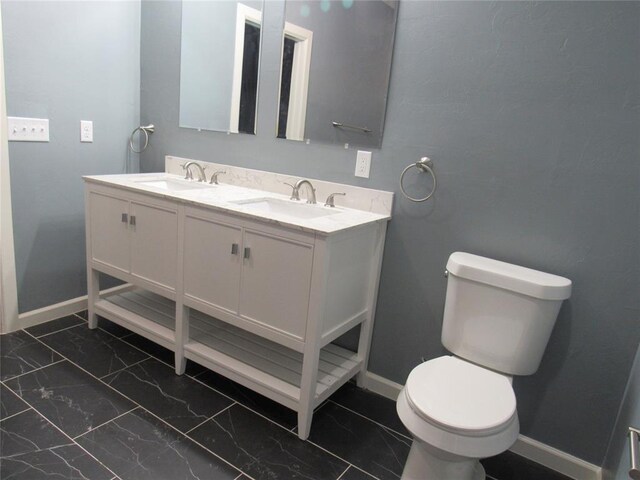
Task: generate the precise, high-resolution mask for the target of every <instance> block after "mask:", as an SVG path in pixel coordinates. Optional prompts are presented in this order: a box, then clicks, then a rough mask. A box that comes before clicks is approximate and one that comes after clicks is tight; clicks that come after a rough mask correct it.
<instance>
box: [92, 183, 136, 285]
mask: <svg viewBox="0 0 640 480" xmlns="http://www.w3.org/2000/svg"><path fill="white" fill-rule="evenodd" d="M89 209H90V218H89V221H90V226H89V228H90V229H91V259H92V260H95V261H97V262H100V263H102V264H104V265H106V266H108V267H111V268H114V269H116V270H120V271H122V272H125V273H128V272H129V202H128V201H127V200H122V199H120V198H115V197H112V196H110V195H104V194H101V193H95V192H91V194H90V195H89Z"/></svg>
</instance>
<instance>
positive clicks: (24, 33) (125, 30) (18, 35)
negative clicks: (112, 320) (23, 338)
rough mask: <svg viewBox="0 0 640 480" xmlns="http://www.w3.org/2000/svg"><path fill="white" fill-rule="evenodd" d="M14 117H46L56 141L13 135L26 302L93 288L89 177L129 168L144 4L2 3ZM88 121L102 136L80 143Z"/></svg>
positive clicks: (30, 305) (43, 302) (33, 305)
mask: <svg viewBox="0 0 640 480" xmlns="http://www.w3.org/2000/svg"><path fill="white" fill-rule="evenodd" d="M2 21H3V24H2V25H3V36H4V53H5V75H6V93H7V114H8V115H10V116H22V117H38V118H48V119H49V127H50V142H49V143H18V142H10V144H9V158H10V165H11V192H12V206H13V222H14V237H15V250H16V269H17V277H18V297H19V298H18V301H19V309H20V312H25V311H30V310H33V309H37V308H40V307H44V306H48V305H51V304H54V303H58V302H61V301H64V300H69V299H71V298H75V297H78V296H81V295H84V294H86V271H85V269H86V266H85V244H84V197H83V190H82V187H83V185H82V180H81V178H80V177H81V175H90V174H102V173H119V172H124V170H125V166H126V163H127V162H130V163H132V164H133V168H137V165H136V164H137V159H135V158H130V157H128V155H127V141H128V137H129V133H131V131H132V130H133V128H134V127H135V126H137V125H139V115H140V101H139V96H140V66H139V65H140V64H139V62H140V49H139V46H140V2H134V1H132V2H12V1H3V2H2ZM80 120H93V127H94V142H93V143H82V144H81V143H80Z"/></svg>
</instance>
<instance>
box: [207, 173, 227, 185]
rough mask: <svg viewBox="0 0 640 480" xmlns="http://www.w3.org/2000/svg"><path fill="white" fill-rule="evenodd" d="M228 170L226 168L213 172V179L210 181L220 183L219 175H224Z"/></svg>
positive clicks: (215, 183)
mask: <svg viewBox="0 0 640 480" xmlns="http://www.w3.org/2000/svg"><path fill="white" fill-rule="evenodd" d="M225 173H227V172H225V171H224V170H218V171H216V172H213V174H212V175H211V180H209V183H210V184H212V185H218V175H223V174H225Z"/></svg>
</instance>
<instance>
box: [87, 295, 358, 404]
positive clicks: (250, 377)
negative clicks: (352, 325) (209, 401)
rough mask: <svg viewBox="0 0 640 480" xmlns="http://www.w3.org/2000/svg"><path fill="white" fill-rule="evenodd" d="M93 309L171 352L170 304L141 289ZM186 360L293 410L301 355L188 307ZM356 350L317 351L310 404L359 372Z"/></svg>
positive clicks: (297, 395)
mask: <svg viewBox="0 0 640 480" xmlns="http://www.w3.org/2000/svg"><path fill="white" fill-rule="evenodd" d="M95 312H96V313H97V314H98V315H101V316H103V317H105V318H107V319H109V320H112V321H113V322H115V323H118V324H120V325H121V326H123V327H126V328H128V329H130V330H132V331H134V332H136V333H138V334H140V335H142V336H144V337H146V338H149V339H150V340H152V341H154V342H157V343H159V344H161V345H163V346H165V347H166V348H169V349H171V350H174V351H175V349H176V348H175V347H176V344H175V343H176V340H175V318H174V315H175V303H174V302H173V301H171V300H169V299H166V298H164V297H162V296H159V295H156V294H153V293H151V292H149V291H146V290H143V289H138V288H136V289H132V290H130V291H126V292H123V293H118V294H114V295H111V296H108V297H105V298H102V299H101V300H99V301H97V302H96V304H95ZM189 332H190V334H189V339H188V341H187V342H186V343H185V345H184V355H185V357H186V358H188V359H190V360H193V361H194V362H196V363H198V364H201V365H203V366H205V367H207V368H209V369H211V370H214V371H216V372H218V373H220V374H222V375H224V376H226V377H228V378H231V379H232V380H234V381H236V382H238V383H240V384H242V385H244V386H246V387H249V388H251V389H253V390H255V391H257V392H258V393H261V394H262V395H264V396H266V397H269V398H271V399H272V400H275V401H277V402H279V403H281V404H283V405H285V406H287V407H289V408H291V409H293V410H296V411H297V410H299V405H300V397H301V389H300V385H301V377H302V363H303V354H302V353H299V352H296V351H294V350H291V349H289V348H287V347H284V346H282V345H279V344H277V343H274V342H272V341H269V340H266V339H265V338H262V337H260V336H258V335H254V334H252V333H250V332H247V331H245V330H242V329H240V328H237V327H234V326H232V325H229V324H227V323H224V322H222V321H220V320H217V319H215V318H213V317H210V316H208V315H205V314H203V313H201V312H198V311H196V310H190V315H189ZM360 367H361V362H360V361H359V360H358V357H357V354H356V353H354V352H351V351H349V350H346V349H343V348H341V347H338V346H336V345H333V344H329V345H326V346H325V347H324V348H322V349H321V350H320V359H319V368H318V377H317V382H316V388H315V398H314V404H315V405H319V404H320V403H321V402H322V401H324V400H325V399H326V398H327V397H329V395H331V394H332V393H333V392H335V390H337V389H338V388H339V387H340V386H341V385H343V384H344V383H346V382H347V381H348V380H349V379H350V378H351V377H353V376H354V375H355V374H356V373H358V371H359V370H360Z"/></svg>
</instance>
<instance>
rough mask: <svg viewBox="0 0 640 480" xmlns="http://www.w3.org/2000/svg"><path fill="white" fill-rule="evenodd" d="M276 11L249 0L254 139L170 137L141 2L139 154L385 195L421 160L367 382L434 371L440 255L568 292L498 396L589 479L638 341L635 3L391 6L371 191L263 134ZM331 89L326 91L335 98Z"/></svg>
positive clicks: (267, 125) (318, 148)
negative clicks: (255, 74) (257, 67)
mask: <svg viewBox="0 0 640 480" xmlns="http://www.w3.org/2000/svg"><path fill="white" fill-rule="evenodd" d="M282 15H283V5H282V3H280V2H275V1H273V2H271V1H270V2H267V3H266V4H265V10H264V18H265V25H264V42H263V57H262V70H261V74H260V75H261V77H260V79H261V80H260V92H259V112H258V125H257V135H256V136H252V135H236V136H227V135H224V134H220V133H214V132H196V131H193V130H187V129H181V128H178V105H179V101H178V100H179V99H178V93H179V72H180V5H179V3H175V2H143V6H142V37H141V38H142V46H141V61H142V90H141V120H142V122H153V123H155V124H156V126H157V130H156V133H155V134H154V137H153V139H152V146H151V148H150V149H149V150H148V151H147V152H145V154H144V155H143V156H142V158H141V162H142V164H141V168H142V169H143V170H144V171H161V170H163V168H164V158H163V157H164V155H167V154H171V155H180V156H183V157H190V158H195V159H201V160H209V161H216V162H222V163H229V164H232V165H240V166H243V167H249V168H257V169H265V170H271V171H275V172H286V173H289V174H293V175H298V176H300V177H310V178H320V179H323V180H329V181H336V182H344V183H349V184H355V185H360V186H364V187H372V188H379V189H386V190H392V191H395V192H396V193H398V187H397V185H398V178H399V175H400V172H401V171H402V169H403V168H404V167H405V166H406V165H407V164H409V163H410V162H413V161H415V160H417V159H418V158H419V157H420V156H422V155H429V156H430V157H431V158H432V159H433V160H434V161H435V164H436V171H437V173H438V179H439V190H438V193H437V194H436V196H435V198H434V199H433V201H430V202H428V203H424V204H413V203H410V202H408V201H407V200H405V199H403V198H402V197H400V196H398V197H397V200H396V205H395V209H394V212H393V214H394V217H393V220H392V221H391V223H390V225H389V231H388V237H387V239H388V240H387V246H386V250H385V256H384V264H383V270H382V280H381V286H380V295H379V299H378V313H377V317H376V325H375V331H374V338H373V347H372V352H371V363H370V369H371V370H372V371H373V372H375V373H377V374H380V375H382V376H384V377H387V378H390V379H392V380H395V381H397V382H401V383H404V381H405V379H406V377H407V375H408V373H409V371H410V370H411V369H412V368H413V367H414V366H415V365H417V364H418V362H419V361H420V357H421V356H423V355H424V356H426V357H428V358H432V357H435V356H438V355H442V354H443V353H445V352H444V349H443V348H442V346H441V345H440V330H441V327H440V325H441V316H442V311H443V302H444V294H445V279H444V278H443V276H442V271H443V269H444V267H445V264H446V261H447V257H448V256H449V254H450V253H451V252H453V251H455V250H464V251H469V252H473V253H477V254H481V255H486V256H489V257H493V258H497V259H501V260H505V261H508V262H514V263H518V264H522V265H526V266H528V267H532V268H537V269H540V270H543V271H546V272H551V273H555V274H560V275H564V276H567V277H569V278H571V279H572V280H573V281H574V293H573V296H572V298H571V299H570V300H569V301H568V302H566V303H565V305H564V306H563V308H562V311H561V313H560V316H559V318H558V323H557V325H556V328H555V330H554V332H553V335H552V338H551V341H550V343H549V346H548V349H547V352H546V354H545V357H544V359H543V362H542V365H541V367H540V370H539V371H538V373H537V374H535V375H533V376H531V377H526V378H518V379H516V380H515V389H516V394H517V398H518V410H519V412H520V418H521V426H522V427H521V430H522V433H523V434H524V435H527V436H530V437H533V438H535V439H537V440H540V441H542V442H544V443H547V444H549V445H552V446H554V447H557V448H559V449H561V450H564V451H566V452H569V453H572V454H574V455H577V456H578V457H581V458H584V459H586V460H588V461H591V462H593V463H596V464H600V463H601V462H602V460H603V458H604V454H605V450H606V447H607V442H608V440H609V436H610V434H611V431H612V429H613V425H614V422H615V417H616V413H617V411H618V407H619V404H620V401H621V399H622V395H623V392H624V388H625V384H626V382H627V377H628V375H629V371H630V368H631V365H632V362H633V357H634V354H635V351H636V346H637V344H638V340H639V338H640V322H638V317H639V315H640V305H639V296H638V291H639V289H640V279H639V275H640V273H639V270H640V266H639V262H640V254H639V244H640V238H639V235H640V229H639V228H638V224H639V218H640V211H639V208H640V205H639V204H640V198H639V193H638V184H639V183H638V182H639V181H640V162H638V158H639V153H640V143H639V142H640V137H639V136H638V129H639V127H640V91H639V90H640V42H638V28H639V24H640V3H635V2H628V3H624V2H537V3H529V2H506V3H500V2H498V3H496V2H440V3H437V2H413V1H404V2H401V4H400V9H399V18H398V25H397V32H396V45H395V51H394V59H393V69H392V74H391V86H390V92H389V102H388V107H387V116H386V124H385V134H384V140H383V144H382V148H381V149H380V150H376V151H374V154H373V165H372V168H371V178H370V179H369V180H366V179H358V178H354V177H353V169H354V164H355V152H354V151H353V150H344V149H343V148H340V147H331V146H322V145H314V144H311V145H305V144H302V143H300V142H290V141H285V140H277V139H275V138H274V132H275V119H276V109H277V98H276V97H277V92H278V80H279V59H280V47H281V37H280V35H281V32H280V28H281V25H282ZM337 88H338V86H337Z"/></svg>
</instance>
